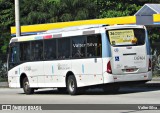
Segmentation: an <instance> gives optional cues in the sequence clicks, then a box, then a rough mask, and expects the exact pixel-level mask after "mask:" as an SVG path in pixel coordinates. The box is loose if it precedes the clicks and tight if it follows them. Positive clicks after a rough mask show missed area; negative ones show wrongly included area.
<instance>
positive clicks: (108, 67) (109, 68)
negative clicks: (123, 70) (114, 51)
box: [107, 61, 112, 74]
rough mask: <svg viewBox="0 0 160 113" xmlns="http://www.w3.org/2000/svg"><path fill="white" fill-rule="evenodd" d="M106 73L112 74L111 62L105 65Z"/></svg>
mask: <svg viewBox="0 0 160 113" xmlns="http://www.w3.org/2000/svg"><path fill="white" fill-rule="evenodd" d="M107 73H109V74H112V68H111V62H110V61H109V62H108V63H107Z"/></svg>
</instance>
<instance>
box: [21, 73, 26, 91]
mask: <svg viewBox="0 0 160 113" xmlns="http://www.w3.org/2000/svg"><path fill="white" fill-rule="evenodd" d="M25 77H27V75H26V74H25V73H22V74H21V76H20V88H22V87H23V79H24V78H25Z"/></svg>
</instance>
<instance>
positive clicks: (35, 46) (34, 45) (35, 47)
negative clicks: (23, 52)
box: [31, 41, 43, 61]
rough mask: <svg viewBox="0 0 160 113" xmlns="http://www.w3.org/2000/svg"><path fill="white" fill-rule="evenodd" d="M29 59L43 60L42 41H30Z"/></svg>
mask: <svg viewBox="0 0 160 113" xmlns="http://www.w3.org/2000/svg"><path fill="white" fill-rule="evenodd" d="M31 53H32V55H31V60H33V61H40V60H43V41H34V42H31Z"/></svg>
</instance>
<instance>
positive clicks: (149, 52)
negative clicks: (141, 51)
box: [145, 31, 151, 55]
mask: <svg viewBox="0 0 160 113" xmlns="http://www.w3.org/2000/svg"><path fill="white" fill-rule="evenodd" d="M145 35H146V39H145V40H146V49H147V55H151V49H150V41H149V38H148V33H147V31H146V32H145Z"/></svg>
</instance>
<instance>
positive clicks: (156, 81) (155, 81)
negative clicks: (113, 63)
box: [0, 77, 160, 88]
mask: <svg viewBox="0 0 160 113" xmlns="http://www.w3.org/2000/svg"><path fill="white" fill-rule="evenodd" d="M138 86H141V87H160V77H154V78H152V80H151V81H148V82H147V83H145V84H143V85H138ZM0 88H8V82H0Z"/></svg>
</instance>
